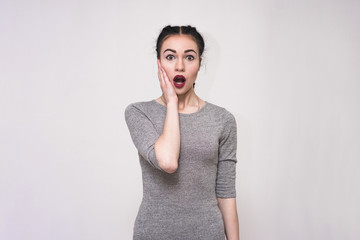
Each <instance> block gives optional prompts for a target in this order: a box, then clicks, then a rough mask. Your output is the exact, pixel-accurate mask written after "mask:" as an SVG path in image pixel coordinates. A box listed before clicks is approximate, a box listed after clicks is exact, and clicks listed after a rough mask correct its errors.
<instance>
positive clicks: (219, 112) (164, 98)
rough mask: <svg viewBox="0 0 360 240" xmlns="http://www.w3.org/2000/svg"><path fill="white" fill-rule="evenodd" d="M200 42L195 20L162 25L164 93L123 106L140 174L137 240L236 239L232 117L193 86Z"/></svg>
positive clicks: (160, 56)
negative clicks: (140, 200)
mask: <svg viewBox="0 0 360 240" xmlns="http://www.w3.org/2000/svg"><path fill="white" fill-rule="evenodd" d="M204 45H205V44H204V40H203V38H202V36H201V35H200V34H199V33H198V32H197V30H196V29H195V28H194V27H191V26H180V27H179V26H174V27H172V26H166V27H165V28H163V30H162V31H161V33H160V35H159V37H158V40H157V45H156V51H157V62H158V78H159V81H160V87H161V90H162V95H161V96H160V97H159V98H157V99H155V100H152V101H147V102H138V103H133V104H130V105H129V106H128V107H127V108H126V110H125V119H126V122H127V125H128V127H129V131H130V134H131V137H132V140H133V142H134V144H135V146H136V148H137V150H138V152H139V159H140V164H141V168H142V176H143V200H142V203H141V206H140V209H139V212H138V215H137V218H136V221H135V227H134V239H136V240H143V239H156V240H160V239H166V240H174V239H179V240H180V239H181V240H192V239H203V240H212V239H213V240H223V239H225V235H226V237H227V239H229V240H232V239H236V240H238V239H239V226H238V216H237V211H236V198H235V168H236V122H235V118H234V117H233V115H232V114H231V113H229V112H228V111H227V110H226V109H224V108H221V107H218V106H216V105H214V104H211V103H209V102H206V101H204V100H202V99H201V98H199V97H198V96H197V95H196V93H195V91H194V86H195V81H196V78H197V74H198V71H199V69H200V65H201V57H202V54H203V51H204Z"/></svg>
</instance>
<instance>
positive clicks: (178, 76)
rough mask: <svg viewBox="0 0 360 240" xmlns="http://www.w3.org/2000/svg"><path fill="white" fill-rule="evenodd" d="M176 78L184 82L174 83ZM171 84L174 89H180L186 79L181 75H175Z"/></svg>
mask: <svg viewBox="0 0 360 240" xmlns="http://www.w3.org/2000/svg"><path fill="white" fill-rule="evenodd" d="M177 78H182V79H184V82H175V79H177ZM173 82H174V86H175V87H176V88H182V87H184V86H185V82H186V78H185V77H184V76H183V75H176V76H175V77H174V79H173Z"/></svg>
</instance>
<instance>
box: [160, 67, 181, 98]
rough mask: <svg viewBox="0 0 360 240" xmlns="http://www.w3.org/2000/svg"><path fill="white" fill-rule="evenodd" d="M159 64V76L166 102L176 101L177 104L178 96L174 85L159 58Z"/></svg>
mask: <svg viewBox="0 0 360 240" xmlns="http://www.w3.org/2000/svg"><path fill="white" fill-rule="evenodd" d="M157 64H158V77H159V81H160V87H161V91H162V92H163V96H164V98H165V99H163V100H165V104H166V105H167V104H168V103H171V102H174V103H176V104H177V101H178V97H177V95H176V92H175V88H174V86H173V85H172V84H171V82H170V80H169V78H168V76H167V74H166V72H165V70H164V68H163V67H162V66H161V63H160V60H157Z"/></svg>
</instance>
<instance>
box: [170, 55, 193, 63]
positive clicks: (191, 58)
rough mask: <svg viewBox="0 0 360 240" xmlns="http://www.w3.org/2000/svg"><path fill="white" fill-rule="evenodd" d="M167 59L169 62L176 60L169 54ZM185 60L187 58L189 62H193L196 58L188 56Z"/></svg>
mask: <svg viewBox="0 0 360 240" xmlns="http://www.w3.org/2000/svg"><path fill="white" fill-rule="evenodd" d="M165 58H166V59H167V60H170V61H171V60H173V59H175V56H174V55H171V54H169V55H167V56H166V57H165ZM185 58H186V59H187V60H189V61H193V60H194V59H195V57H194V56H192V55H187V56H186V57H185Z"/></svg>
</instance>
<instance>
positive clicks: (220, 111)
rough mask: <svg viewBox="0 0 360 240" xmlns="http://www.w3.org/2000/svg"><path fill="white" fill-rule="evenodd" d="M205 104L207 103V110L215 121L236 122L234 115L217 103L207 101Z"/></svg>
mask: <svg viewBox="0 0 360 240" xmlns="http://www.w3.org/2000/svg"><path fill="white" fill-rule="evenodd" d="M207 105H208V106H207V107H208V109H209V112H210V113H211V115H212V116H213V117H214V118H215V119H216V120H217V121H220V122H223V123H229V122H233V123H235V124H236V120H235V117H234V115H233V114H232V113H231V112H230V111H228V110H227V109H226V108H224V107H220V106H218V105H215V104H213V103H209V102H207Z"/></svg>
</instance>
